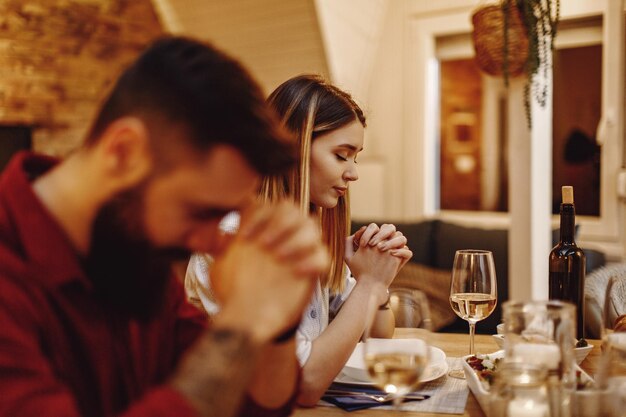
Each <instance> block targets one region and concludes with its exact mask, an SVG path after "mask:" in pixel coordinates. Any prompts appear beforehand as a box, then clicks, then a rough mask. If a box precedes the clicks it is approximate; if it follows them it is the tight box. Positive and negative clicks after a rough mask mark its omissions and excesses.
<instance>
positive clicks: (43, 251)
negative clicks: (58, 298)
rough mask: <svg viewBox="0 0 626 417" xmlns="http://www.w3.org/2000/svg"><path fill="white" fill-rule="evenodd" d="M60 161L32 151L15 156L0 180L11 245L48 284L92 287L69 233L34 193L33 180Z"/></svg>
mask: <svg viewBox="0 0 626 417" xmlns="http://www.w3.org/2000/svg"><path fill="white" fill-rule="evenodd" d="M58 162H59V161H58V160H57V159H55V158H51V157H46V156H42V155H36V154H33V153H30V152H20V153H18V154H16V155H15V156H14V157H13V159H12V160H11V161H10V163H9V165H8V166H7V167H6V168H5V170H4V172H3V174H2V177H0V205H2V206H3V208H4V210H5V211H6V215H7V221H8V222H9V224H10V225H11V226H12V233H11V234H12V236H11V237H10V239H11V240H12V244H13V245H14V246H15V249H16V250H17V251H19V252H21V255H22V256H23V257H24V259H25V261H26V262H27V264H28V265H29V267H31V268H33V269H34V271H33V272H35V273H34V276H35V277H36V279H38V280H40V281H42V283H43V284H45V285H50V286H61V285H64V284H68V283H71V282H81V283H83V284H84V285H86V286H87V287H91V282H90V281H89V280H88V279H87V277H86V276H85V273H84V270H83V268H82V267H81V259H80V256H79V255H78V253H77V252H76V250H75V249H74V247H73V246H72V244H71V242H70V240H69V238H68V236H67V234H66V233H65V231H64V230H63V228H62V227H61V225H60V224H59V223H58V222H57V221H56V220H55V219H54V217H53V216H52V214H51V213H50V212H49V211H48V209H47V208H46V207H45V206H44V205H43V203H42V202H41V200H40V199H39V198H38V197H37V195H36V194H35V192H34V190H33V188H32V184H31V181H33V180H34V179H35V178H37V177H38V176H40V175H42V174H43V173H45V172H47V171H48V170H50V169H52V168H53V167H54V166H55V165H56V164H57V163H58Z"/></svg>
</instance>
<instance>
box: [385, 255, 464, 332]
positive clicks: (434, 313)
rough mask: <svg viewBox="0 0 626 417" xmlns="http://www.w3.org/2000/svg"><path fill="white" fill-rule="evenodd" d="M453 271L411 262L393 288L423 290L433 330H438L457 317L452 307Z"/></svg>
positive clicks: (394, 281) (392, 285) (401, 272)
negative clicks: (450, 297) (451, 281)
mask: <svg viewBox="0 0 626 417" xmlns="http://www.w3.org/2000/svg"><path fill="white" fill-rule="evenodd" d="M450 276H451V272H450V271H446V270H440V269H435V268H430V267H428V266H424V265H420V264H416V263H413V262H409V263H407V264H406V265H404V267H403V268H402V269H401V270H400V272H399V273H398V275H397V276H396V278H395V279H394V280H393V282H392V283H391V287H392V288H398V287H402V288H411V289H417V290H420V291H422V292H423V293H424V294H426V297H427V298H428V303H429V304H430V314H431V320H432V323H433V330H438V329H440V328H442V327H444V326H446V325H448V324H450V323H452V322H453V321H454V320H455V319H456V318H457V316H456V314H454V312H453V311H452V308H451V307H450V302H449V301H448V300H449V296H450Z"/></svg>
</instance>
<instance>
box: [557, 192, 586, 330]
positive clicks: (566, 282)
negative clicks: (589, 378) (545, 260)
mask: <svg viewBox="0 0 626 417" xmlns="http://www.w3.org/2000/svg"><path fill="white" fill-rule="evenodd" d="M561 197H562V202H561V229H560V238H559V243H557V244H556V246H555V247H554V248H552V250H551V251H550V266H549V271H550V277H549V297H550V299H551V300H562V301H569V302H571V303H573V304H574V305H575V306H576V333H577V336H576V337H577V338H578V339H584V337H585V320H584V317H585V314H584V313H585V254H584V253H583V251H582V249H580V248H579V247H578V246H576V242H575V241H574V225H575V220H576V210H575V209H574V189H573V187H571V186H564V187H562V188H561Z"/></svg>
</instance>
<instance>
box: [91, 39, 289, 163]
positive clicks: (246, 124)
mask: <svg viewBox="0 0 626 417" xmlns="http://www.w3.org/2000/svg"><path fill="white" fill-rule="evenodd" d="M125 116H136V117H141V118H142V119H144V120H145V121H146V123H147V125H148V128H149V131H150V135H151V139H152V140H153V142H155V141H159V140H161V141H163V140H165V138H166V137H171V136H167V135H159V129H158V128H156V127H155V126H154V124H157V125H161V126H163V123H169V124H178V125H181V126H182V127H183V128H184V129H186V131H187V133H188V134H187V135H186V136H188V142H189V144H190V145H192V146H193V147H194V148H195V149H198V150H208V149H210V148H211V146H213V145H215V144H218V143H220V144H227V145H231V146H233V147H235V148H236V149H238V150H239V151H240V152H241V153H242V154H243V155H244V157H245V158H246V159H247V160H248V162H249V163H250V165H252V166H253V167H254V168H255V169H256V170H257V171H258V173H260V174H262V175H271V174H276V173H278V172H281V171H283V170H284V169H286V168H287V167H288V166H290V165H291V164H292V163H293V161H294V160H295V154H294V149H293V148H292V145H291V144H290V143H291V141H290V140H289V137H288V133H287V131H286V130H284V128H282V127H281V126H280V123H279V122H278V118H277V116H276V114H275V112H274V110H273V109H271V108H270V107H269V106H268V105H267V104H266V103H265V100H264V97H263V94H262V92H261V89H260V88H259V86H258V84H257V83H256V82H255V81H254V80H253V79H252V77H251V76H250V74H249V73H248V72H247V71H246V70H245V69H244V68H243V67H242V66H241V65H240V64H239V63H238V62H237V61H236V60H234V59H232V58H230V57H229V56H227V55H226V54H224V53H223V52H221V51H219V50H217V49H215V48H214V47H213V46H211V45H209V44H206V43H203V42H200V41H197V40H193V39H189V38H184V37H166V38H162V39H160V40H157V41H156V42H154V43H153V44H152V45H151V46H149V47H148V48H147V49H146V50H145V51H144V52H143V53H142V54H141V55H140V56H139V58H138V59H137V60H136V61H135V62H134V63H133V64H132V65H131V66H130V67H129V68H127V69H126V70H125V71H124V72H123V74H122V75H121V77H120V78H119V79H118V81H117V83H116V84H115V86H114V87H113V89H112V91H111V92H110V94H109V96H108V98H107V99H106V100H105V102H104V103H103V105H102V108H101V109H100V112H99V114H98V116H97V118H96V120H95V122H94V124H93V126H92V128H91V131H90V133H89V135H88V137H87V141H86V144H87V145H88V146H89V145H91V144H93V143H95V142H97V140H98V138H99V137H100V136H101V135H102V133H103V132H104V131H105V130H106V128H107V127H108V126H109V125H110V124H111V123H112V122H114V121H115V120H117V119H119V118H122V117H125ZM151 122H154V123H153V126H150V124H151ZM167 146H168V144H167V143H165V144H164V143H154V144H153V149H167Z"/></svg>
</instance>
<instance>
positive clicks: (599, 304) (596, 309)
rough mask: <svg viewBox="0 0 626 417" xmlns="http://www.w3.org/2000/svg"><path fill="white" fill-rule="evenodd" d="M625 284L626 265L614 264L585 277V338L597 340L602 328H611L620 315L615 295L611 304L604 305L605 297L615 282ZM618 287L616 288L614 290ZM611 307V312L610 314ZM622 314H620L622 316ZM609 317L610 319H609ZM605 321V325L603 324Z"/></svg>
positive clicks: (600, 335)
mask: <svg viewBox="0 0 626 417" xmlns="http://www.w3.org/2000/svg"><path fill="white" fill-rule="evenodd" d="M618 281H619V282H626V263H616V264H610V265H607V266H603V267H601V268H598V269H596V270H594V271H593V272H592V273H590V274H588V275H587V276H586V277H585V329H586V332H587V337H590V338H596V339H599V338H600V337H602V327H603V326H607V327H611V326H612V325H613V322H612V321H611V322H610V323H609V321H608V320H615V318H616V317H617V316H618V315H619V314H620V313H619V312H618V307H617V306H618V305H619V302H618V301H617V294H615V295H614V298H615V300H614V301H613V302H612V304H606V302H607V301H608V300H607V295H608V294H609V293H610V292H611V291H612V290H611V288H612V287H613V286H615V285H616V282H618ZM618 287H619V285H618V286H616V287H615V288H616V290H615V291H617V288H618ZM609 307H611V308H612V309H613V311H612V312H611V309H610V308H609ZM624 313H625V312H622V313H621V314H624ZM609 316H610V317H609ZM605 321H606V324H605Z"/></svg>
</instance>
